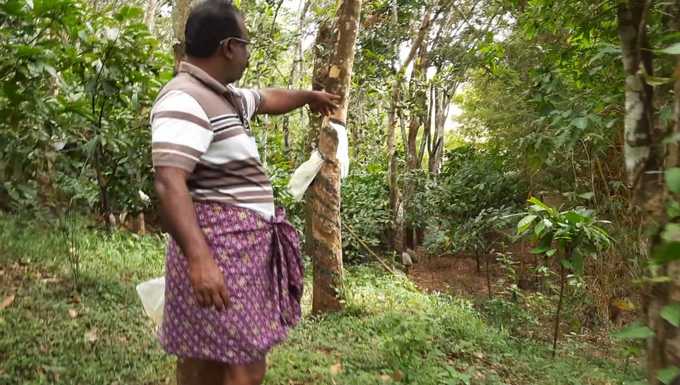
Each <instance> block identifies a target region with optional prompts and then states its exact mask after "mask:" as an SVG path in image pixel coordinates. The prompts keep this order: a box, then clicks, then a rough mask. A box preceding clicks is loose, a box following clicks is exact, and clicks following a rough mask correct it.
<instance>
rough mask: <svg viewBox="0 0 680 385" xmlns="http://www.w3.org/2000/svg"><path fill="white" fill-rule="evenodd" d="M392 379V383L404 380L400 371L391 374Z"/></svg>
mask: <svg viewBox="0 0 680 385" xmlns="http://www.w3.org/2000/svg"><path fill="white" fill-rule="evenodd" d="M392 378H393V379H394V381H397V382H400V381H401V380H403V379H404V373H402V372H401V370H399V369H397V370H395V371H394V373H392Z"/></svg>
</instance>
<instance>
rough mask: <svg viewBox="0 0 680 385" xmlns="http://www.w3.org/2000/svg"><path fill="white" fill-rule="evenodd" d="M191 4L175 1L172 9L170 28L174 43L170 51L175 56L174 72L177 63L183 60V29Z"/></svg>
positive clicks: (184, 1) (182, 0) (180, 0)
mask: <svg viewBox="0 0 680 385" xmlns="http://www.w3.org/2000/svg"><path fill="white" fill-rule="evenodd" d="M191 4H192V1H191V0H176V1H175V5H174V7H173V8H172V27H173V30H174V32H175V43H174V44H173V46H172V50H173V53H174V55H175V70H176V69H177V68H178V67H179V62H180V61H182V59H184V48H185V42H184V28H185V27H186V24H187V18H188V17H189V12H190V11H191Z"/></svg>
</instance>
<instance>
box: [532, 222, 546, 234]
mask: <svg viewBox="0 0 680 385" xmlns="http://www.w3.org/2000/svg"><path fill="white" fill-rule="evenodd" d="M544 230H545V221H540V222H538V223H537V224H536V227H534V235H536V236H537V237H540V236H541V234H542V233H543V231H544Z"/></svg>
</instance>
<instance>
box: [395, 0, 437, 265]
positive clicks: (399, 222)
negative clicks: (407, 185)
mask: <svg viewBox="0 0 680 385" xmlns="http://www.w3.org/2000/svg"><path fill="white" fill-rule="evenodd" d="M395 7H396V5H395ZM394 14H395V15H396V10H395V12H394ZM431 17H432V12H431V10H430V9H428V10H426V11H425V14H424V16H423V20H422V22H421V24H420V28H419V29H418V33H417V34H416V36H414V38H413V42H412V45H411V49H410V51H409V54H408V56H407V57H406V60H405V61H404V63H402V64H401V67H399V68H398V69H397V68H395V78H394V83H393V84H392V94H391V98H390V110H389V112H388V119H387V162H388V185H389V188H390V211H391V213H392V226H393V228H392V247H393V248H394V249H395V250H396V251H397V252H402V251H403V250H404V245H403V239H404V235H403V234H404V229H403V222H404V220H403V207H402V203H401V193H400V191H399V183H398V180H397V177H398V175H397V174H398V170H397V168H398V167H397V161H398V159H397V156H396V146H395V139H396V138H395V135H396V126H397V117H398V113H399V111H398V110H399V108H398V106H399V102H400V100H401V86H402V83H403V82H404V79H405V77H406V70H407V69H408V67H409V65H410V64H411V62H412V61H413V59H415V56H416V53H417V52H418V48H419V47H420V46H421V45H422V44H423V41H424V40H425V36H426V35H427V32H428V31H429V29H430V24H431ZM395 19H396V16H395ZM395 21H396V20H395ZM396 57H397V58H398V57H399V52H398V48H397V52H396ZM397 60H398V59H397Z"/></svg>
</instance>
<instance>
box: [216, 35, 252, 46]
mask: <svg viewBox="0 0 680 385" xmlns="http://www.w3.org/2000/svg"><path fill="white" fill-rule="evenodd" d="M229 40H234V41H237V42H239V43H241V44H243V45H245V46H246V47H247V46H248V44H250V40H246V39H241V38H240V37H236V36H230V37H228V38H226V39H223V40H221V41H220V47H221V46H223V45H225V44H228V43H229Z"/></svg>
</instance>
